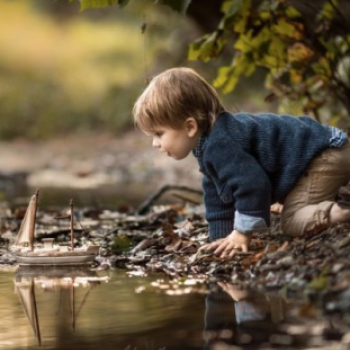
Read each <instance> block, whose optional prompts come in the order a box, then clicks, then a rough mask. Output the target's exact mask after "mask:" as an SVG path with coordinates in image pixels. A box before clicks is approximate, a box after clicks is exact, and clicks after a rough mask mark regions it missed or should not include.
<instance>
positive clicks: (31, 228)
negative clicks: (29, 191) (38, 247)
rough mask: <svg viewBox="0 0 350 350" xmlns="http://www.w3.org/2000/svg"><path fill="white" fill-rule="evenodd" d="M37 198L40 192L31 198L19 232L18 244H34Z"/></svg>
mask: <svg viewBox="0 0 350 350" xmlns="http://www.w3.org/2000/svg"><path fill="white" fill-rule="evenodd" d="M37 199H38V194H34V195H33V196H32V198H31V199H30V202H29V205H28V208H27V211H26V214H25V216H24V219H23V221H22V224H21V228H20V230H19V232H18V236H17V241H16V245H25V244H28V245H29V246H30V247H32V246H33V241H34V234H35V220H36V208H37Z"/></svg>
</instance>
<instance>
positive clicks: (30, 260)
mask: <svg viewBox="0 0 350 350" xmlns="http://www.w3.org/2000/svg"><path fill="white" fill-rule="evenodd" d="M95 257H96V255H91V254H90V255H88V254H86V255H83V254H82V255H77V256H69V255H68V256H67V255H64V256H59V255H56V256H23V255H16V259H17V262H18V264H19V265H51V266H57V265H60V266H69V265H88V264H91V263H92V262H93V261H94V259H95Z"/></svg>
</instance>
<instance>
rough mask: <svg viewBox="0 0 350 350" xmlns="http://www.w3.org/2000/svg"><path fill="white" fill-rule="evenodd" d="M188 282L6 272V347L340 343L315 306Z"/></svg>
mask: <svg viewBox="0 0 350 350" xmlns="http://www.w3.org/2000/svg"><path fill="white" fill-rule="evenodd" d="M187 282H188V283H187ZM187 282H186V281H185V283H183V285H181V286H179V285H174V284H172V283H171V282H170V281H169V280H167V278H166V277H165V276H160V275H153V276H144V277H140V276H128V275H127V274H126V272H125V271H124V270H114V271H107V272H106V271H102V272H92V271H89V270H78V269H73V270H60V269H47V268H46V269H44V270H42V269H33V268H27V269H23V268H21V269H18V270H17V271H1V272H0V320H1V321H0V322H1V327H0V349H8V350H10V349H100V348H101V349H102V348H103V349H128V350H158V349H163V350H166V349H209V348H212V347H211V345H212V344H216V346H217V345H218V343H217V340H218V339H219V340H220V342H221V343H222V342H225V343H227V344H235V346H236V347H234V348H223V349H232V350H233V349H234V350H237V349H258V348H259V349H260V348H261V349H269V348H270V347H269V346H273V347H274V348H284V349H296V348H298V349H303V348H305V349H306V347H307V346H317V347H318V348H324V349H326V348H329V347H324V346H326V345H327V344H328V346H333V345H334V339H331V340H332V341H333V342H331V343H330V342H329V341H328V340H327V339H325V334H326V333H327V332H325V330H327V329H328V328H329V321H328V320H325V319H323V318H322V313H321V311H320V310H319V309H318V308H315V307H314V306H312V305H311V306H312V307H313V308H311V309H310V304H307V303H305V302H302V301H293V302H290V301H288V300H286V299H283V298H280V297H278V296H276V295H265V294H256V293H255V294H247V293H246V292H242V291H238V290H236V289H234V288H233V287H232V286H230V285H228V284H221V286H220V287H219V286H218V285H216V284H215V283H213V284H210V285H209V286H205V285H198V284H197V285H195V284H194V280H191V279H188V280H187ZM208 287H209V290H210V291H211V292H209V291H208ZM206 290H207V293H204V292H205V291H206ZM224 290H225V291H224ZM300 310H304V315H303V316H301V312H300ZM305 310H307V313H306V311H305ZM327 327H328V328H327ZM332 327H333V326H332ZM333 338H334V337H333ZM338 338H339V337H338ZM338 338H337V339H335V340H336V341H337V342H338V341H339V340H340V338H341V337H340V338H339V339H338ZM331 344H332V345H331ZM344 346H345V345H344ZM214 348H215V347H214ZM337 349H343V347H338V348H337ZM344 349H345V347H344Z"/></svg>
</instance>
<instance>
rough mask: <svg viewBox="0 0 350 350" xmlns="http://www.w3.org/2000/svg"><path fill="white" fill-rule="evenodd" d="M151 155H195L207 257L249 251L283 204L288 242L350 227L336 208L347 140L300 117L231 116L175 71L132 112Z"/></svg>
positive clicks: (197, 82) (349, 157) (346, 176)
mask: <svg viewBox="0 0 350 350" xmlns="http://www.w3.org/2000/svg"><path fill="white" fill-rule="evenodd" d="M133 112H134V120H135V123H136V125H137V126H138V127H139V128H140V129H141V130H142V131H143V132H144V133H146V134H147V135H150V136H152V138H153V147H155V148H158V149H159V150H160V151H161V152H165V153H166V154H167V155H168V156H170V157H173V158H174V159H177V160H180V159H183V158H185V157H187V156H188V154H189V153H190V152H193V154H194V155H195V157H196V158H197V160H198V163H199V167H200V171H201V172H202V173H203V175H204V177H203V189H204V203H205V208H206V219H207V221H208V223H209V236H210V239H211V240H212V241H214V242H213V243H211V244H210V245H209V246H208V247H207V249H208V250H215V254H217V255H219V256H222V257H225V256H233V255H234V254H235V252H236V250H237V249H242V250H243V251H247V250H248V248H249V244H250V240H251V235H252V232H254V231H258V230H264V229H266V228H268V226H269V224H270V205H271V203H274V202H279V203H283V211H282V214H281V225H282V230H283V232H284V233H286V234H290V235H293V236H297V235H302V234H307V233H313V232H318V231H320V230H322V229H324V228H327V227H328V226H330V225H332V224H335V223H341V222H346V221H350V210H349V209H346V208H342V207H340V206H339V205H338V204H337V203H335V201H334V200H335V196H336V194H337V191H338V189H339V188H340V187H341V186H343V185H345V184H347V183H348V182H349V180H350V144H349V141H348V137H347V135H346V134H345V133H344V132H343V131H341V130H339V129H336V128H333V127H330V126H326V125H321V124H319V123H318V122H316V121H315V120H313V119H311V118H309V117H306V116H302V117H298V118H297V117H293V116H290V115H280V116H278V115H274V114H270V113H262V114H258V115H251V114H249V113H237V114H231V113H229V112H227V111H226V110H225V108H224V106H223V105H222V103H221V102H220V100H219V98H218V95H217V93H216V91H215V90H214V88H213V87H211V86H210V85H209V84H208V83H207V82H206V81H205V80H204V79H203V78H202V77H201V76H199V75H198V74H197V73H196V72H195V71H193V70H192V69H189V68H174V69H170V70H167V71H165V72H163V73H162V74H159V75H158V76H156V77H155V78H154V79H153V80H152V81H151V83H150V84H149V86H148V87H147V88H146V90H145V91H144V92H143V94H142V95H141V96H140V97H139V98H138V100H137V102H136V104H135V106H134V111H133Z"/></svg>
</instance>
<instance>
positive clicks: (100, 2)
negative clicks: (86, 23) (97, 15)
mask: <svg viewBox="0 0 350 350" xmlns="http://www.w3.org/2000/svg"><path fill="white" fill-rule="evenodd" d="M117 1H118V0H80V11H85V10H86V9H88V8H102V7H107V6H111V5H114V4H115V3H117Z"/></svg>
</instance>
